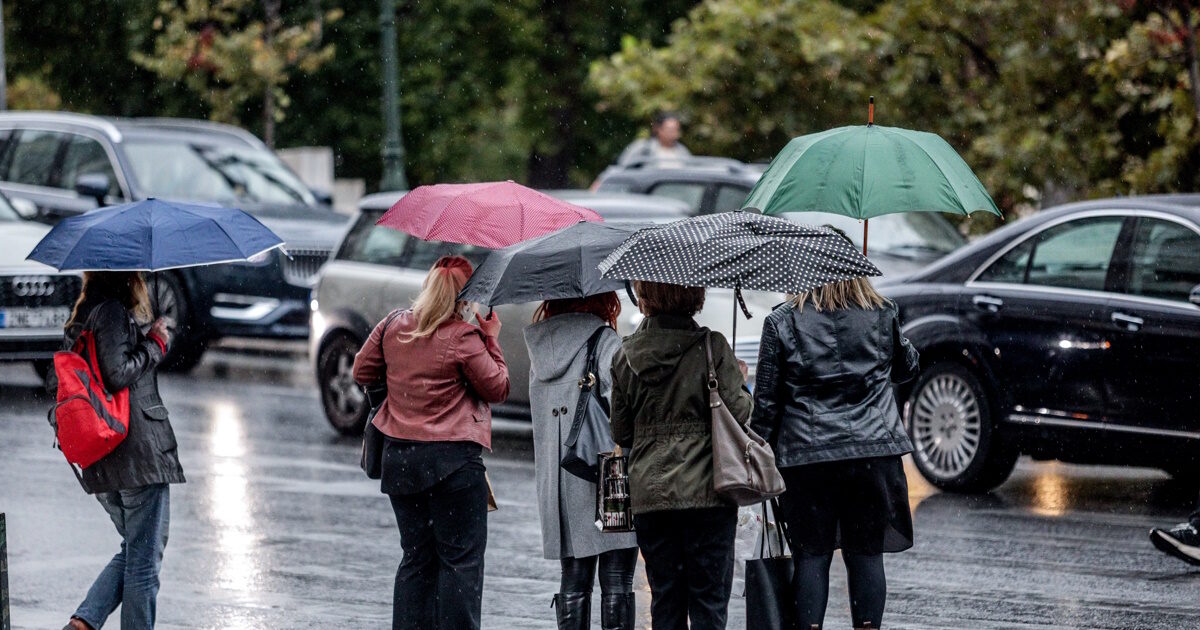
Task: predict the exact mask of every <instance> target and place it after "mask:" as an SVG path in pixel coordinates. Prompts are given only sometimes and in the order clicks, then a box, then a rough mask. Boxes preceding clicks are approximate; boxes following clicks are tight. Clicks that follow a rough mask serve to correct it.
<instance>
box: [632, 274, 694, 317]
mask: <svg viewBox="0 0 1200 630" xmlns="http://www.w3.org/2000/svg"><path fill="white" fill-rule="evenodd" d="M633 290H634V291H635V292H636V293H637V297H638V308H640V309H641V310H642V313H644V314H645V315H646V316H647V317H653V316H655V315H677V316H679V317H691V316H693V315H695V314H696V313H699V312H700V309H702V308H704V287H685V286H681V285H678V284H665V283H662V282H645V281H642V280H635V281H634V282H633Z"/></svg>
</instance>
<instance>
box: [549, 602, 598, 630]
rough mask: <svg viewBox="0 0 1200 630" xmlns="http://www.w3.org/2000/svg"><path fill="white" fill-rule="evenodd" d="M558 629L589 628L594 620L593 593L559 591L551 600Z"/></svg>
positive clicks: (584, 629) (574, 629)
mask: <svg viewBox="0 0 1200 630" xmlns="http://www.w3.org/2000/svg"><path fill="white" fill-rule="evenodd" d="M551 605H552V606H554V615H555V616H556V617H557V618H558V630H587V628H588V625H590V624H591V622H592V594H591V593H559V594H557V595H555V596H554V601H553V602H551Z"/></svg>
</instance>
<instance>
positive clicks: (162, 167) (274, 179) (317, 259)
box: [0, 112, 348, 368]
mask: <svg viewBox="0 0 1200 630" xmlns="http://www.w3.org/2000/svg"><path fill="white" fill-rule="evenodd" d="M0 191H3V192H4V193H5V194H6V195H8V196H9V197H10V198H11V199H12V201H13V205H14V206H15V207H16V208H17V209H18V210H20V211H22V212H23V213H24V214H25V215H27V216H30V215H32V216H33V218H36V219H37V220H40V221H43V222H45V223H54V222H56V221H58V220H59V219H61V218H63V217H68V216H73V215H77V214H80V213H82V212H86V211H88V210H91V209H93V208H96V207H97V206H99V205H105V204H114V203H122V202H127V201H136V200H140V199H146V198H148V197H159V198H166V199H178V200H186V201H199V202H213V203H219V204H223V205H231V206H236V207H239V208H242V209H244V210H246V211H248V212H250V213H252V214H254V215H255V216H256V217H258V218H259V219H260V220H262V222H263V223H265V224H266V225H267V226H268V227H270V228H271V229H272V230H274V231H275V232H276V233H277V234H279V236H280V237H282V238H283V239H284V241H286V243H287V252H288V254H289V255H284V254H282V253H279V252H271V253H269V254H266V255H263V256H262V257H261V258H260V259H257V260H254V261H252V262H248V263H244V264H233V265H217V266H211V267H200V268H195V269H184V270H176V271H169V272H164V273H160V274H156V275H157V278H156V279H155V280H152V285H151V286H152V288H154V287H157V292H158V298H159V303H160V305H161V310H162V312H163V313H164V314H166V315H168V316H171V317H173V318H174V319H175V320H176V321H177V322H179V331H180V332H179V337H178V342H177V343H175V344H173V346H172V349H171V354H170V355H169V357H168V365H170V366H173V367H176V368H187V367H190V366H192V365H194V364H195V363H196V362H197V361H199V359H200V355H201V354H202V352H203V350H204V347H205V345H206V342H207V341H209V340H212V339H215V338H218V337H223V336H248V337H275V338H296V339H303V338H305V337H306V336H307V335H308V293H309V290H310V288H311V285H312V282H313V280H314V279H315V277H316V273H317V271H318V269H320V266H321V264H322V263H324V261H325V260H326V259H327V258H328V256H329V253H330V251H332V249H333V246H334V244H335V243H336V242H337V239H338V237H339V236H340V235H341V233H342V232H343V230H344V226H345V224H346V222H347V220H348V217H345V216H342V215H338V214H335V213H334V212H333V211H332V210H331V209H330V208H329V206H328V204H327V203H325V202H324V201H323V200H322V199H320V198H319V197H318V195H316V194H314V193H313V192H312V191H311V190H309V189H308V188H307V187H305V186H304V184H303V183H301V182H300V180H299V179H298V178H297V177H296V175H295V174H293V173H292V172H291V171H290V170H288V168H287V167H286V166H285V165H284V164H283V163H282V162H281V161H280V160H279V159H278V158H277V157H276V156H275V154H274V153H272V152H271V151H270V150H269V149H268V148H267V147H266V146H265V145H263V144H262V142H260V141H259V140H258V139H257V138H255V137H254V136H253V135H251V134H250V133H247V132H246V131H244V130H241V129H238V128H236V127H231V126H229V125H221V124H216V123H210V122H205V121H192V120H179V119H116V118H111V119H110V118H100V117H96V116H85V115H79V114H67V113H39V112H8V113H2V114H0Z"/></svg>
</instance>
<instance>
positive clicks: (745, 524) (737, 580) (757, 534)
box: [733, 506, 762, 597]
mask: <svg viewBox="0 0 1200 630" xmlns="http://www.w3.org/2000/svg"><path fill="white" fill-rule="evenodd" d="M735 532H736V533H735V534H734V537H733V557H734V558H737V561H736V562H734V563H733V596H734V597H745V596H746V560H748V559H750V558H757V557H758V544H759V539H760V538H761V537H762V513H761V511H760V510H759V509H758V507H757V506H754V507H742V508H738V518H737V529H736V530H735Z"/></svg>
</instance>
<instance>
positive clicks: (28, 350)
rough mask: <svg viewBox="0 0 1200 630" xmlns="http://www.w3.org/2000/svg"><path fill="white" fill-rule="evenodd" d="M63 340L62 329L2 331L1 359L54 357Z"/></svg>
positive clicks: (0, 332) (0, 336)
mask: <svg viewBox="0 0 1200 630" xmlns="http://www.w3.org/2000/svg"><path fill="white" fill-rule="evenodd" d="M62 340H63V333H62V331H61V330H29V331H16V330H6V331H0V361H36V360H41V359H52V358H54V353H55V352H58V350H59V349H60V348H61V347H62Z"/></svg>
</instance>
